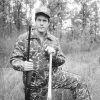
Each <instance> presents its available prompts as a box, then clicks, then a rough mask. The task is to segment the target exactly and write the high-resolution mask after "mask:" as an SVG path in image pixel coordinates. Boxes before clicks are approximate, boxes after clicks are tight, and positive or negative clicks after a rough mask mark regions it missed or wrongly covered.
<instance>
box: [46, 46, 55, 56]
mask: <svg viewBox="0 0 100 100" xmlns="http://www.w3.org/2000/svg"><path fill="white" fill-rule="evenodd" d="M45 51H47V52H48V54H51V53H52V54H53V55H55V54H56V50H55V49H54V48H53V47H51V46H47V48H46V49H45Z"/></svg>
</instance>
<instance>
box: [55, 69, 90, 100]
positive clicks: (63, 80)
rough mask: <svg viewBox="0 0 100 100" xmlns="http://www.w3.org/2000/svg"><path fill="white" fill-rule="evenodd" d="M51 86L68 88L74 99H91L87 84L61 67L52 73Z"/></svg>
mask: <svg viewBox="0 0 100 100" xmlns="http://www.w3.org/2000/svg"><path fill="white" fill-rule="evenodd" d="M53 88H54V89H58V88H62V89H70V90H71V91H72V94H73V97H74V100H91V99H90V97H89V92H88V89H87V85H86V84H85V83H83V82H82V81H81V80H80V77H79V76H77V75H74V74H71V73H68V72H63V71H62V70H61V69H60V70H58V71H57V72H56V73H54V75H53Z"/></svg>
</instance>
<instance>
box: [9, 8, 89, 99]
mask: <svg viewBox="0 0 100 100" xmlns="http://www.w3.org/2000/svg"><path fill="white" fill-rule="evenodd" d="M35 22H36V29H35V30H33V31H32V32H31V39H30V55H29V57H30V60H29V61H27V60H26V59H27V47H28V46H27V44H28V43H27V42H28V33H25V34H22V35H21V36H19V38H18V40H17V42H16V44H15V48H14V51H13V53H12V56H11V59H10V63H11V64H12V65H13V68H14V69H15V70H18V71H23V72H25V71H33V72H34V73H33V74H32V77H31V82H30V87H29V89H30V100H45V98H46V95H47V90H48V86H47V85H48V77H49V75H48V73H49V55H50V53H52V54H53V58H52V59H53V61H52V68H53V74H52V77H53V79H52V80H53V81H52V88H53V89H59V88H62V89H70V90H71V91H72V93H73V97H74V99H75V100H89V96H88V91H87V87H86V85H85V84H83V83H82V82H80V81H79V80H78V78H77V77H76V78H75V77H74V76H72V75H70V74H68V73H67V72H66V73H63V72H62V71H61V70H58V67H59V66H60V65H62V64H64V62H65V57H64V55H63V53H62V51H61V48H60V45H59V41H58V39H57V38H56V37H55V36H53V35H51V34H50V32H49V31H48V30H49V29H48V28H49V24H50V10H49V9H48V8H46V7H41V8H40V9H38V10H37V11H36V14H35ZM25 79H26V77H25V75H24V83H25Z"/></svg>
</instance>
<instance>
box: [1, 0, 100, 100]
mask: <svg viewBox="0 0 100 100" xmlns="http://www.w3.org/2000/svg"><path fill="white" fill-rule="evenodd" d="M37 5H38V6H40V5H47V6H48V7H49V8H50V9H51V16H52V17H51V20H50V31H51V33H52V34H54V35H55V36H56V37H58V38H59V40H60V43H61V47H62V50H63V52H64V54H65V55H66V63H65V64H64V65H63V70H64V71H69V72H72V73H75V74H78V75H80V76H81V77H82V79H83V80H85V81H86V83H87V85H88V89H89V90H90V93H91V95H92V98H93V100H99V99H100V7H99V5H100V0H0V100H24V99H23V98H24V95H23V92H22V85H23V84H22V83H21V80H22V78H21V76H22V73H21V72H17V71H14V70H13V69H12V67H11V65H10V64H9V58H10V54H11V53H12V50H13V46H14V43H15V41H16V38H17V37H18V36H19V35H20V34H22V33H24V32H26V31H28V26H29V24H30V21H31V22H32V23H31V24H32V25H33V28H34V11H35V10H34V9H36V7H38V6H37ZM30 15H32V16H31V17H30ZM30 18H31V19H30ZM58 94H59V92H58ZM63 100H66V99H63Z"/></svg>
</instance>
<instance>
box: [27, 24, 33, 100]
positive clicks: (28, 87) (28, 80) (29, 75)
mask: <svg viewBox="0 0 100 100" xmlns="http://www.w3.org/2000/svg"><path fill="white" fill-rule="evenodd" d="M30 39H31V25H30V26H29V35H28V47H27V61H29V54H30ZM25 74H26V80H25V100H30V82H31V77H32V74H33V71H26V72H25Z"/></svg>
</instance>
